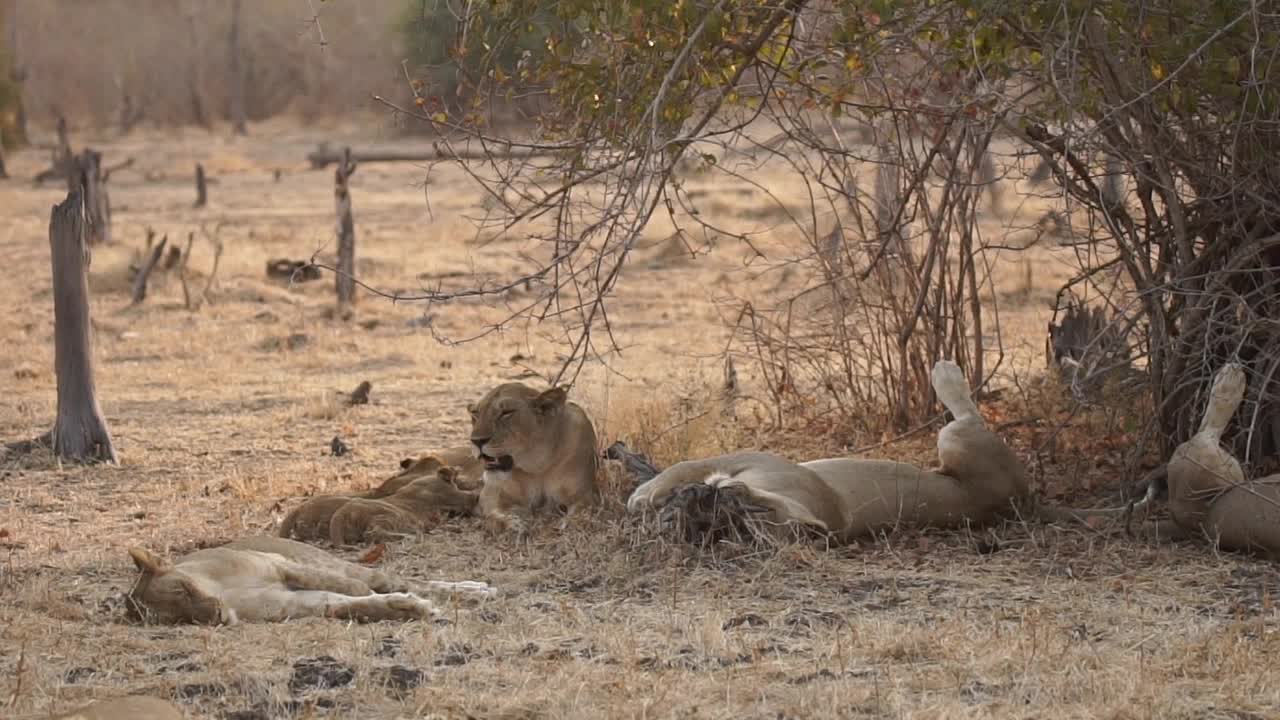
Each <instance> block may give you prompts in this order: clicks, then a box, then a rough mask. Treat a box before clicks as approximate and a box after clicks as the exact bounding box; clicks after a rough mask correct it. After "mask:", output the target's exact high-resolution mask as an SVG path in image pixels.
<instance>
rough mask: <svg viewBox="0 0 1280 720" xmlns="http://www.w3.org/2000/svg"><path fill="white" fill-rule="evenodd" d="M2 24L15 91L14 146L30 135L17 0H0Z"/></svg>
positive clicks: (12, 139) (13, 107)
mask: <svg viewBox="0 0 1280 720" xmlns="http://www.w3.org/2000/svg"><path fill="white" fill-rule="evenodd" d="M0 26H3V27H4V28H5V45H4V47H5V48H6V50H7V51H8V55H9V57H8V60H9V63H8V66H9V82H10V83H11V84H12V85H13V91H14V93H15V97H14V98H13V100H14V103H13V105H12V106H11V109H12V111H13V125H12V126H10V127H9V130H10V131H12V132H13V134H12V135H10V136H9V141H10V143H12V144H13V145H14V146H18V145H26V144H27V138H28V137H30V136H29V135H28V133H27V111H26V108H25V107H24V105H23V103H22V97H23V93H22V87H23V84H24V83H25V82H26V79H27V69H26V67H25V66H24V65H23V64H22V58H21V57H19V54H18V3H17V0H9V1H8V2H7V3H6V2H2V1H0Z"/></svg>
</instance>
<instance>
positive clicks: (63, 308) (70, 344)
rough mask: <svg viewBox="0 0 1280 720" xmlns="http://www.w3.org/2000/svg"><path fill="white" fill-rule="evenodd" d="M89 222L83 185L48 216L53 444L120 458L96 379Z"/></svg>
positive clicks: (80, 454)
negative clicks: (55, 382)
mask: <svg viewBox="0 0 1280 720" xmlns="http://www.w3.org/2000/svg"><path fill="white" fill-rule="evenodd" d="M86 225H87V223H86V218H85V207H84V191H83V190H81V189H80V188H76V189H73V190H71V191H70V192H69V193H67V198H66V199H65V200H63V201H62V202H61V203H60V204H58V205H56V206H54V208H53V212H52V214H51V216H50V219H49V246H50V257H51V260H52V267H53V314H54V367H55V369H56V371H57V375H58V413H57V419H56V420H55V422H54V425H53V432H52V433H51V437H50V446H51V447H52V448H53V451H54V452H55V453H56V454H57V455H58V456H59V457H61V458H64V459H68V460H77V461H82V460H102V461H105V462H109V463H116V462H117V457H116V451H115V447H114V445H113V444H112V442H111V432H110V430H108V428H107V421H106V420H105V419H104V418H103V416H102V409H101V408H100V407H99V405H98V394H97V390H96V388H95V386H94V381H93V338H92V327H91V324H90V320H89V280H88V269H89V262H90V251H89V245H88V230H89V228H88V227H86Z"/></svg>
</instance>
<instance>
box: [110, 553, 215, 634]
mask: <svg viewBox="0 0 1280 720" xmlns="http://www.w3.org/2000/svg"><path fill="white" fill-rule="evenodd" d="M129 556H130V557H132V558H133V562H134V564H135V565H137V566H138V569H139V570H141V571H142V575H141V576H140V577H139V578H138V581H137V582H135V583H134V584H133V589H131V590H130V591H129V596H128V602H126V603H125V604H126V606H127V607H128V610H129V614H130V615H132V616H133V617H134V618H136V619H139V620H142V619H147V618H154V619H156V620H158V621H160V622H166V623H177V622H184V621H190V622H194V623H198V624H202V625H219V624H222V623H234V622H235V613H233V612H231V611H230V610H229V609H228V608H227V607H226V606H225V605H223V604H222V601H221V600H219V599H218V598H216V597H214V596H212V595H209V594H208V593H205V592H203V591H201V590H200V588H199V587H197V586H196V584H195V582H193V581H192V580H191V578H189V577H187V575H186V573H184V572H183V571H181V570H178V569H176V568H174V567H173V565H171V564H169V563H168V562H167V561H165V560H163V559H161V558H158V557H156V556H155V555H153V554H151V553H150V552H148V551H146V550H143V549H142V548H130V549H129Z"/></svg>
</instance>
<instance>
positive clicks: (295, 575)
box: [128, 537, 494, 625]
mask: <svg viewBox="0 0 1280 720" xmlns="http://www.w3.org/2000/svg"><path fill="white" fill-rule="evenodd" d="M129 555H130V556H131V557H132V558H133V561H134V563H135V564H136V565H137V566H138V569H139V570H141V571H142V575H141V576H140V577H139V578H138V580H137V582H136V583H135V584H134V586H133V589H131V590H130V591H129V596H128V597H129V603H128V605H129V607H130V608H131V609H133V610H134V612H135V613H136V614H137V615H139V616H143V617H153V618H155V619H157V620H159V621H161V622H170V623H178V622H192V623H198V624H206V625H234V624H236V623H238V622H279V621H283V620H287V619H289V618H299V617H327V618H343V619H351V620H358V621H379V620H416V619H419V618H425V617H430V616H432V615H433V614H435V610H434V608H433V607H432V605H431V603H430V602H429V601H427V600H425V599H423V598H421V597H419V596H417V595H415V594H413V593H410V592H407V590H408V587H407V585H406V584H405V583H403V582H401V581H398V580H395V579H393V578H391V577H388V576H387V575H385V574H383V573H381V572H379V571H377V570H373V569H370V568H367V567H362V566H360V565H356V564H354V563H350V562H347V561H345V560H342V559H340V558H336V557H334V556H333V555H330V554H329V553H327V552H325V551H323V550H320V549H319V548H315V547H311V546H310V545H305V544H303V543H299V542H294V541H293V540H286V539H284V538H276V537H251V538H245V539H242V540H236V541H234V542H231V543H228V544H226V545H223V546H221V547H215V548H208V549H205V550H197V551H196V552H193V553H191V554H189V555H186V556H184V557H182V558H180V559H179V560H178V561H177V562H174V563H169V562H166V561H165V560H162V559H160V558H158V557H156V556H155V555H153V554H151V553H150V552H148V551H146V550H143V549H142V548H131V549H130V550H129ZM427 589H428V590H431V591H436V592H446V593H452V592H458V593H463V594H468V595H478V596H485V597H488V596H491V595H493V594H494V590H493V589H492V588H491V587H489V586H488V585H486V584H485V583H482V582H470V581H468V582H456V583H449V582H429V583H427Z"/></svg>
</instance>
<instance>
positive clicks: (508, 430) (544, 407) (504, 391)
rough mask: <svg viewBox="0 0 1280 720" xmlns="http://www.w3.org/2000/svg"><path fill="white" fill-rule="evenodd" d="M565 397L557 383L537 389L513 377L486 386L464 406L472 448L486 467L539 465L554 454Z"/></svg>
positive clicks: (507, 469) (535, 469)
mask: <svg viewBox="0 0 1280 720" xmlns="http://www.w3.org/2000/svg"><path fill="white" fill-rule="evenodd" d="M566 400H567V395H566V393H565V390H564V388H559V387H556V388H551V389H550V390H545V391H542V392H539V391H537V390H534V389H533V388H531V387H529V386H528V385H525V384H524V383H518V382H513V383H504V384H502V385H499V386H498V387H496V388H494V389H492V390H490V391H489V392H488V393H486V394H485V396H484V397H483V398H481V399H480V402H479V403H476V404H474V405H470V406H468V407H467V412H469V413H471V444H472V446H473V448H472V453H473V454H474V455H475V456H476V457H478V458H479V459H480V460H481V461H483V462H484V466H485V469H486V470H500V471H503V472H510V471H511V470H512V469H513V468H519V469H521V470H525V471H528V472H538V471H540V470H541V469H543V468H544V467H545V466H546V465H547V464H549V463H550V461H551V459H552V458H554V457H555V452H556V449H557V448H556V446H557V443H558V436H559V435H560V432H559V431H560V429H561V428H562V427H563V426H564V424H565V420H564V417H563V415H564V409H565V403H566Z"/></svg>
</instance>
